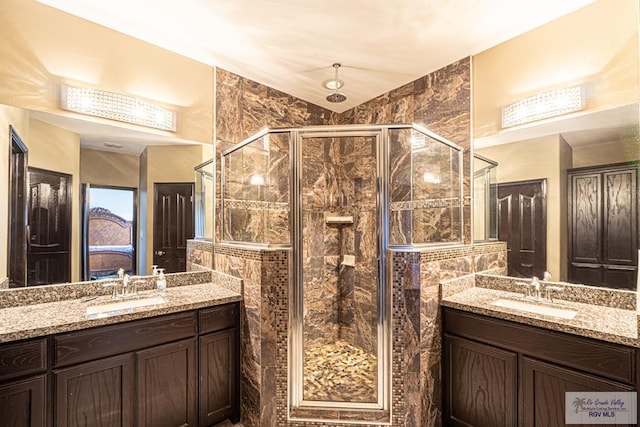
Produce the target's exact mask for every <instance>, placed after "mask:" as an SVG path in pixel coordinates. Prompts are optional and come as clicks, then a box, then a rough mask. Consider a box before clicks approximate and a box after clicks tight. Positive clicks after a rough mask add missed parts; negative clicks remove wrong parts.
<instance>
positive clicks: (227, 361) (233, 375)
mask: <svg viewBox="0 0 640 427" xmlns="http://www.w3.org/2000/svg"><path fill="white" fill-rule="evenodd" d="M236 335H237V333H236V329H227V330H224V331H221V332H216V333H213V334H208V335H204V336H201V337H200V425H201V426H210V425H213V424H215V423H217V422H219V421H222V420H224V419H226V418H237V415H238V409H239V401H238V396H237V391H238V390H239V389H238V374H239V372H238V366H239V363H238V356H237V348H238V343H237V338H236Z"/></svg>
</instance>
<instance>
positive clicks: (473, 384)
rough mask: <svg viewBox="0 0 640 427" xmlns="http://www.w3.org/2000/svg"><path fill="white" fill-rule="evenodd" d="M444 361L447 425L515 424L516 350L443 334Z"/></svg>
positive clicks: (495, 425) (494, 425) (499, 425)
mask: <svg viewBox="0 0 640 427" xmlns="http://www.w3.org/2000/svg"><path fill="white" fill-rule="evenodd" d="M443 360H444V417H445V419H444V423H445V424H446V425H452V426H475V427H481V426H487V427H501V426H515V425H516V413H517V412H516V410H517V398H516V396H517V394H516V387H517V360H518V356H517V354H516V353H513V352H510V351H506V350H502V349H499V348H496V347H493V346H488V345H485V344H480V343H477V342H474V341H470V340H466V339H464V338H459V337H454V336H450V335H445V338H444V355H443Z"/></svg>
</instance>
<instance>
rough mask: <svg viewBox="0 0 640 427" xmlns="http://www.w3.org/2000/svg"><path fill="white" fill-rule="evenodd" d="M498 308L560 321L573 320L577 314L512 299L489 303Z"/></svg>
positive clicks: (565, 309)
mask: <svg viewBox="0 0 640 427" xmlns="http://www.w3.org/2000/svg"><path fill="white" fill-rule="evenodd" d="M491 304H492V305H495V306H498V307H505V308H511V309H514V310H520V311H528V312H529V313H536V314H543V315H546V316H553V317H559V318H561V319H573V318H574V317H576V314H578V312H577V311H574V310H570V309H567V308H560V307H551V306H549V305H544V304H539V303H534V302H527V301H518V300H512V299H499V300H496V301H494V302H492V303H491Z"/></svg>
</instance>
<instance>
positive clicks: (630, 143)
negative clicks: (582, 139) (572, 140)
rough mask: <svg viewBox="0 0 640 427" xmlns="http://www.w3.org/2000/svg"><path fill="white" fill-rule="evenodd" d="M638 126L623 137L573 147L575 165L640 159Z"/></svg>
mask: <svg viewBox="0 0 640 427" xmlns="http://www.w3.org/2000/svg"><path fill="white" fill-rule="evenodd" d="M638 132H639V130H638V128H637V127H634V128H630V129H629V133H628V134H627V135H626V136H623V137H622V138H621V139H616V140H613V141H609V142H601V143H598V144H589V145H586V146H580V147H574V148H573V167H574V168H581V167H586V166H597V165H606V164H611V163H622V162H628V161H630V160H638V159H640V153H639V150H640V143H639V141H638Z"/></svg>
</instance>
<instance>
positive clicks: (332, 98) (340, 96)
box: [327, 62, 347, 103]
mask: <svg viewBox="0 0 640 427" xmlns="http://www.w3.org/2000/svg"><path fill="white" fill-rule="evenodd" d="M333 68H334V69H335V75H334V81H333V87H334V89H333V92H331V93H330V94H329V95H327V101H329V102H334V103H338V102H344V101H346V100H347V96H346V95H345V94H344V93H341V92H338V88H340V87H341V86H342V85H341V84H340V80H339V79H338V68H340V64H339V63H337V62H336V63H335V64H333Z"/></svg>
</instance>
